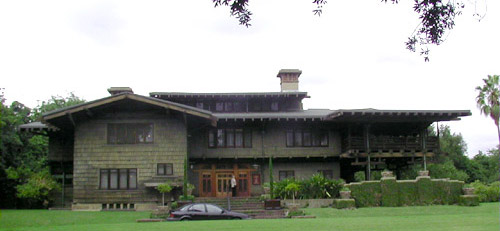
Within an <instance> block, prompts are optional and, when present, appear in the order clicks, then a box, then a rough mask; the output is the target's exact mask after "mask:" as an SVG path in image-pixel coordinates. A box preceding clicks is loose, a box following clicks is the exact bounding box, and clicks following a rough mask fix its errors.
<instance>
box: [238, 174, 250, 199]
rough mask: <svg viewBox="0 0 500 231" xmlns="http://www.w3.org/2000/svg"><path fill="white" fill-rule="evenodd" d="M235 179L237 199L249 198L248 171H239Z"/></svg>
mask: <svg viewBox="0 0 500 231" xmlns="http://www.w3.org/2000/svg"><path fill="white" fill-rule="evenodd" d="M237 177H238V178H236V179H237V181H236V182H237V184H236V187H237V192H236V196H238V197H247V196H250V172H249V171H239V172H238V176H237Z"/></svg>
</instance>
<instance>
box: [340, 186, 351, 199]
mask: <svg viewBox="0 0 500 231" xmlns="http://www.w3.org/2000/svg"><path fill="white" fill-rule="evenodd" d="M339 193H340V199H351V189H349V188H348V187H342V189H340V192H339Z"/></svg>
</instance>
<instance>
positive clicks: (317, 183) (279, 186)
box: [273, 174, 345, 199]
mask: <svg viewBox="0 0 500 231" xmlns="http://www.w3.org/2000/svg"><path fill="white" fill-rule="evenodd" d="M290 183H296V184H298V185H299V188H300V189H299V191H298V193H297V197H298V198H301V199H320V198H336V197H338V196H339V191H340V189H341V188H342V187H343V186H344V184H345V182H344V180H342V179H338V180H331V179H327V178H325V177H324V176H323V175H321V174H315V175H313V176H312V177H311V178H309V179H306V180H301V181H300V180H295V179H293V178H287V179H284V180H282V181H279V182H276V183H274V188H273V190H274V191H273V194H274V195H275V196H276V197H277V198H281V199H286V198H292V193H291V192H289V191H287V190H286V187H287V185H288V184H290Z"/></svg>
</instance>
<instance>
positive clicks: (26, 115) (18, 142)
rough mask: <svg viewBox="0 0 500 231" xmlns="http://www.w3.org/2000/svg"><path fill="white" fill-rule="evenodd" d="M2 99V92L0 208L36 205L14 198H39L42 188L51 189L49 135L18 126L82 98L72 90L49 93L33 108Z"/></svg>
mask: <svg viewBox="0 0 500 231" xmlns="http://www.w3.org/2000/svg"><path fill="white" fill-rule="evenodd" d="M5 102H6V100H5V98H4V95H3V93H1V94H0V103H1V108H0V132H1V133H0V134H1V139H0V153H1V156H0V195H2V196H0V208H14V207H25V206H31V205H35V204H36V203H34V202H33V201H31V202H32V203H31V204H22V203H25V202H26V201H27V200H17V199H16V196H17V197H23V198H26V197H31V198H33V199H35V200H38V201H39V199H42V198H43V197H44V196H46V195H47V194H46V190H45V189H50V188H53V185H52V184H51V183H50V182H49V181H45V179H46V176H47V175H48V169H47V156H48V138H47V136H45V135H43V134H31V133H25V132H19V130H18V129H17V127H18V126H19V125H21V124H25V123H29V122H33V121H36V120H39V119H40V116H41V114H42V113H44V112H47V111H51V110H55V109H58V108H62V107H67V106H71V105H75V104H79V103H82V102H85V101H84V100H83V99H81V98H79V97H77V96H75V95H74V94H73V93H71V94H69V95H68V96H65V97H62V96H52V97H51V99H49V100H47V101H43V102H42V103H41V105H39V106H38V107H36V108H34V109H30V108H28V107H26V106H24V105H23V104H22V103H19V102H17V101H14V102H13V103H12V104H10V105H6V104H5ZM49 176H50V175H49ZM41 179H44V180H43V181H41Z"/></svg>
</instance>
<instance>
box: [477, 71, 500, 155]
mask: <svg viewBox="0 0 500 231" xmlns="http://www.w3.org/2000/svg"><path fill="white" fill-rule="evenodd" d="M499 77H500V76H498V75H488V78H487V79H483V81H484V85H483V86H478V87H476V90H477V91H479V95H478V96H477V97H476V102H477V107H478V108H479V110H481V114H484V115H485V116H489V117H491V118H492V119H493V121H495V125H496V126H497V131H498V143H499V145H500V126H499V120H500V85H499ZM499 147H500V146H499Z"/></svg>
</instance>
